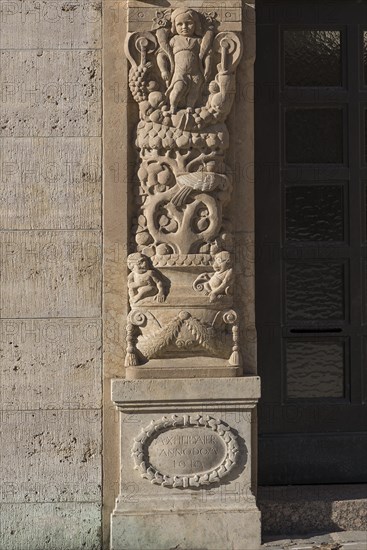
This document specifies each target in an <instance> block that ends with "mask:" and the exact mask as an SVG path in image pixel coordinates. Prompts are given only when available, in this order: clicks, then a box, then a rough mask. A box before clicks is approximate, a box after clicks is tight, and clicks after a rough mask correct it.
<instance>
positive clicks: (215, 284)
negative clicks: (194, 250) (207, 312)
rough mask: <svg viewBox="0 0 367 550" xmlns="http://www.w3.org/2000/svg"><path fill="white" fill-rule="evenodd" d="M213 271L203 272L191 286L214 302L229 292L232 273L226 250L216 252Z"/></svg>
mask: <svg viewBox="0 0 367 550" xmlns="http://www.w3.org/2000/svg"><path fill="white" fill-rule="evenodd" d="M213 269H214V273H203V274H202V275H199V277H197V278H196V279H195V281H194V284H193V288H194V290H197V291H198V292H203V293H204V294H205V295H206V296H209V301H210V302H215V301H216V300H218V299H219V298H222V297H224V296H226V295H228V294H230V292H231V287H232V284H233V279H234V273H233V268H232V261H231V255H230V253H229V252H227V251H223V252H218V253H217V254H216V255H215V257H214V262H213Z"/></svg>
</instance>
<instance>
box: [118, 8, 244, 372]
mask: <svg viewBox="0 0 367 550" xmlns="http://www.w3.org/2000/svg"><path fill="white" fill-rule="evenodd" d="M218 25H219V20H218V16H217V14H216V13H215V12H211V13H205V12H203V11H199V10H193V9H188V8H184V7H179V8H177V9H167V10H158V11H157V12H156V16H155V17H154V19H153V21H152V29H151V31H144V32H133V33H130V34H129V35H128V38H127V43H126V55H127V57H128V59H129V61H130V64H131V68H130V72H129V86H130V90H131V93H132V96H133V98H134V100H135V101H136V102H137V104H138V106H139V122H138V125H137V136H136V147H137V149H138V150H139V168H138V170H137V178H138V181H137V182H136V184H135V189H134V196H135V203H136V207H135V208H136V209H135V217H134V220H133V235H134V242H133V243H132V249H133V250H132V252H133V253H132V254H131V255H130V256H129V264H128V267H129V269H130V271H131V273H130V275H129V280H128V286H129V300H130V307H131V310H132V311H131V314H132V315H130V318H129V325H128V336H127V343H128V352H127V357H126V366H134V365H138V364H144V363H146V362H147V361H148V360H149V359H150V358H151V357H153V356H157V352H156V351H154V350H157V349H158V350H159V352H160V353H161V355H159V354H158V356H159V357H164V355H162V353H163V352H164V353H166V354H168V356H169V357H171V358H172V357H175V356H176V357H178V358H182V357H187V351H188V349H190V348H192V349H195V352H196V353H197V352H198V348H200V349H201V351H200V353H202V355H208V354H209V356H211V357H215V356H217V357H221V358H222V359H224V358H226V359H227V360H228V361H229V363H228V364H231V365H234V364H239V362H240V361H239V353H237V350H236V354H235V356H236V357H237V358H238V359H237V360H236V361H235V363H234V362H233V346H234V345H235V343H234V339H233V338H234V336H233V334H234V333H233V330H231V329H229V327H228V323H226V322H224V321H223V315H224V313H225V311H226V310H227V309H228V307H231V305H232V298H231V288H232V286H233V281H234V271H233V266H232V260H231V252H233V244H232V235H231V223H230V221H229V217H228V213H227V207H228V205H229V202H230V199H231V193H232V187H233V183H232V178H231V170H230V168H229V166H228V165H227V163H226V159H225V151H226V149H227V148H228V146H229V135H228V129H227V127H226V123H225V121H226V118H227V116H228V114H229V112H230V110H231V106H232V103H233V99H234V93H235V70H236V67H237V65H238V63H239V60H240V57H241V53H242V45H241V41H240V38H239V36H238V35H237V34H236V33H234V32H231V31H223V32H218V31H217V29H218ZM199 306H200V307H199ZM137 307H138V308H139V310H140V312H141V315H142V316H143V317H144V319H145V321H144V322H140V323H136V322H134V321H133V319H134V318H135V317H136V316H135V317H134V311H135V309H136V308H137ZM223 307H224V308H225V309H222V308H223ZM145 308H146V310H147V311H145ZM191 308H193V309H191ZM143 310H144V311H143ZM139 315H140V314H139ZM183 317H185V319H183ZM218 318H221V319H222V326H219V325H218ZM194 324H195V326H196V328H195V331H196V334H198V333H200V337H198V336H197V335H196V334H194V335H193V330H194V329H193V328H192V327H193V325H194ZM190 325H191V329H190ZM236 327H237V329H236V330H237V331H238V326H237V323H236ZM195 331H194V332H195ZM157 333H158V335H157ZM183 333H186V334H183ZM157 338H158V340H157ZM218 339H219V342H220V343H221V345H220V346H218V345H216V346H215V345H214V344H213V343H212V342H213V341H215V340H217V341H218ZM175 341H176V344H177V345H176V344H174V342H175ZM167 342H169V344H167ZM218 347H220V350H219V351H218ZM174 348H175V349H174ZM231 358H232V359H231Z"/></svg>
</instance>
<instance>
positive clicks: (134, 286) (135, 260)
mask: <svg viewBox="0 0 367 550" xmlns="http://www.w3.org/2000/svg"><path fill="white" fill-rule="evenodd" d="M127 266H128V268H129V269H130V271H131V273H130V275H129V276H128V279H127V284H128V287H129V298H130V303H131V304H136V303H137V302H139V301H140V300H143V299H144V298H148V297H150V296H153V297H154V300H157V301H158V302H164V301H165V299H166V295H165V290H164V283H163V280H162V277H161V275H160V274H159V272H158V271H157V270H156V269H154V268H153V269H152V268H151V267H150V265H149V258H147V257H146V256H144V254H141V253H140V252H135V253H134V254H130V255H129V257H128V259H127Z"/></svg>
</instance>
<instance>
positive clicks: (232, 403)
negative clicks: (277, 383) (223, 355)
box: [111, 376, 260, 414]
mask: <svg viewBox="0 0 367 550" xmlns="http://www.w3.org/2000/svg"><path fill="white" fill-rule="evenodd" d="M259 398H260V378H259V377H258V376H244V377H239V378H205V379H204V378H200V379H197V378H194V379H164V380H162V379H155V380H126V379H120V378H119V379H115V380H113V381H112V389H111V399H112V401H113V402H114V404H115V406H116V407H117V408H118V409H119V410H120V411H121V412H124V413H128V414H129V413H132V412H134V413H138V412H142V413H143V412H147V411H149V412H162V411H164V413H168V412H177V411H180V412H181V413H183V412H197V411H204V412H205V411H206V410H208V411H223V410H224V411H226V412H233V411H238V410H240V409H241V410H243V409H245V410H247V409H252V408H254V407H255V406H256V404H257V402H258V400H259Z"/></svg>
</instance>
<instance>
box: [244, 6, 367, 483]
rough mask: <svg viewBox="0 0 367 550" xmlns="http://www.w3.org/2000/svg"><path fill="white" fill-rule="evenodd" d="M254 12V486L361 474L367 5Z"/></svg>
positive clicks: (366, 364)
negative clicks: (258, 389) (258, 394)
mask: <svg viewBox="0 0 367 550" xmlns="http://www.w3.org/2000/svg"><path fill="white" fill-rule="evenodd" d="M256 10H257V58H256V65H255V82H256V95H255V159H256V242H257V250H256V274H257V275H256V296H257V298H256V300H257V303H256V318H257V331H258V363H259V373H260V376H261V378H262V387H263V390H262V393H263V397H262V400H261V402H260V406H259V425H260V436H259V478H260V483H262V484H292V483H336V482H340V483H350V482H366V481H367V467H366V466H365V465H366V464H367V434H366V423H367V411H366V394H367V391H366V387H367V376H366V370H367V356H366V341H367V325H366V312H367V307H366V292H367V271H366V235H367V222H366V219H367V217H366V206H367V194H366V189H367V185H366V184H367V165H366V163H367V149H366V144H367V137H366V136H367V115H366V108H367V1H366V0H363V1H359V0H348V1H341V0H340V1H338V0H336V1H334V2H332V3H330V2H328V1H321V2H318V3H312V2H306V1H305V2H297V3H294V2H292V1H290V0H289V1H288V2H285V1H278V0H273V1H270V0H268V1H265V0H260V1H257V2H256ZM357 462H358V465H357V464H356V463H357Z"/></svg>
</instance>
